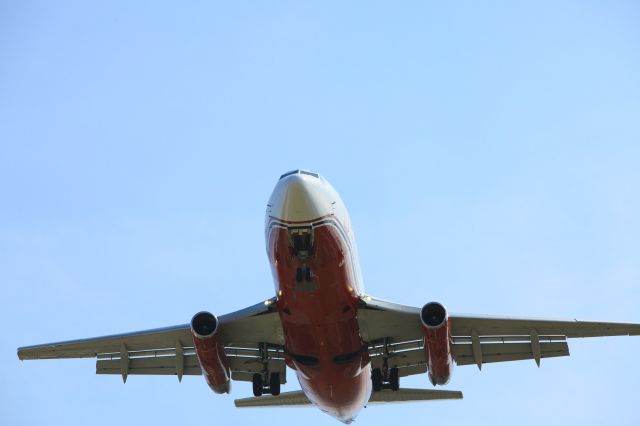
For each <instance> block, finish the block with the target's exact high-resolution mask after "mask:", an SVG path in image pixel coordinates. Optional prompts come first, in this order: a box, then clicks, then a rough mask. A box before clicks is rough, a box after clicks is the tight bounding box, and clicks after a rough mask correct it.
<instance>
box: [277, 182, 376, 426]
mask: <svg viewBox="0 0 640 426" xmlns="http://www.w3.org/2000/svg"><path fill="white" fill-rule="evenodd" d="M266 243H267V253H268V256H269V260H270V263H271V270H272V273H273V278H274V283H275V286H276V293H277V301H278V304H277V305H278V310H279V315H280V318H281V321H282V328H283V331H284V336H285V351H286V360H287V364H288V365H289V367H291V368H293V369H294V370H295V371H296V374H297V377H298V381H299V382H300V386H301V387H302V390H303V391H304V392H305V394H306V395H307V397H308V398H309V400H310V401H311V402H312V403H313V404H315V405H316V406H318V407H319V408H320V409H321V410H322V411H324V412H326V413H327V414H329V415H331V416H334V417H336V418H337V419H339V420H341V421H343V422H346V423H349V422H351V421H352V420H353V419H354V418H355V416H356V415H357V413H358V412H359V411H360V410H361V409H362V408H363V407H364V406H365V404H366V403H367V401H368V400H369V397H370V395H371V370H370V363H369V354H368V351H367V345H366V344H365V342H364V341H363V339H362V337H361V336H360V332H359V329H358V322H357V318H356V315H357V310H358V302H359V300H360V297H361V296H362V295H363V287H362V282H361V274H360V267H359V264H358V258H357V250H356V246H355V240H354V237H353V230H352V229H351V222H350V219H349V215H348V213H347V210H346V208H345V206H344V204H343V202H342V200H341V199H340V197H339V195H338V193H337V192H336V191H335V190H334V189H333V187H332V186H331V185H330V184H329V183H328V182H327V181H325V180H324V179H323V178H322V177H320V176H318V175H315V174H311V173H309V172H303V171H297V172H295V173H291V174H286V175H283V177H282V178H281V179H280V181H279V182H278V184H277V185H276V187H275V189H274V191H273V194H272V195H271V198H270V199H269V204H268V207H267V216H266Z"/></svg>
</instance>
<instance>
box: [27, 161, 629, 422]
mask: <svg viewBox="0 0 640 426" xmlns="http://www.w3.org/2000/svg"><path fill="white" fill-rule="evenodd" d="M265 237H266V246H267V254H268V257H269V262H270V264H271V270H272V273H273V280H274V283H275V291H276V295H275V297H273V298H271V299H268V300H265V301H264V302H261V303H258V304H257V305H254V306H251V307H249V308H246V309H243V310H241V311H237V312H233V313H230V314H226V315H222V316H220V317H216V316H215V315H213V314H211V313H209V312H200V313H197V314H196V315H195V316H194V317H193V319H192V320H191V323H189V324H183V325H178V326H173V327H167V328H159V329H154V330H146V331H139V332H134V333H127V334H118V335H112V336H105V337H97V338H90V339H83V340H73V341H68V342H60V343H49V344H44V345H37V346H29V347H23V348H19V349H18V357H19V358H20V359H21V360H25V359H50V358H86V357H89V358H97V373H98V374H120V375H122V378H123V380H124V381H126V379H127V376H128V375H132V374H160V375H175V376H177V377H178V380H181V379H182V376H183V375H185V374H191V375H200V374H202V375H203V376H204V378H205V380H206V381H207V383H208V384H209V386H210V387H211V389H213V391H214V392H216V393H229V392H230V390H231V381H232V380H241V381H249V382H252V383H253V393H254V397H249V398H244V399H238V400H236V401H235V404H236V406H237V407H258V406H290V405H305V404H313V405H315V406H317V407H318V408H320V409H321V410H322V411H324V412H325V413H327V414H329V415H331V416H333V417H335V418H336V419H338V420H340V421H342V422H344V423H350V422H351V421H353V419H354V418H355V417H356V415H357V414H358V412H359V411H360V410H361V409H362V408H363V407H365V406H366V405H368V404H370V403H384V402H397V401H425V400H435V399H460V398H462V393H460V392H457V391H447V390H431V389H405V388H401V387H400V378H401V377H404V376H409V375H413V374H423V373H427V374H428V378H429V380H430V382H431V383H432V384H433V385H434V386H435V385H444V384H446V383H448V382H449V379H450V378H451V373H452V369H453V363H454V362H455V363H456V364H457V365H473V364H475V365H477V366H478V368H481V367H482V365H483V364H485V363H491V362H502V361H516V360H524V359H533V360H535V362H536V363H537V364H538V365H540V360H541V359H542V358H549V357H557V356H567V355H569V348H568V346H567V341H566V340H567V338H573V337H597V336H621V335H640V324H625V323H611V322H584V321H576V320H570V321H563V320H554V319H528V318H498V317H490V316H475V315H458V314H452V313H449V312H448V311H447V309H445V307H444V306H443V305H442V304H440V303H437V302H431V303H427V304H425V305H424V306H423V307H422V308H419V307H411V306H403V305H398V304H395V303H391V302H386V301H382V300H379V299H376V298H373V297H371V296H368V295H366V293H365V292H364V287H363V284H362V278H361V274H360V266H359V264H358V253H357V250H356V244H355V239H354V235H353V228H352V226H351V221H350V220H349V215H348V213H347V209H346V208H345V205H344V204H343V202H342V200H341V199H340V196H339V195H338V193H337V192H336V191H335V190H334V189H333V187H332V186H331V185H330V184H329V183H328V182H327V181H326V180H325V179H324V178H322V177H321V176H319V175H318V174H316V173H312V172H308V171H305V170H295V171H292V172H289V173H285V174H284V175H282V176H281V177H280V180H279V181H278V184H277V185H276V187H275V189H274V191H273V194H272V195H271V198H270V199H269V204H268V205H267V214H266V224H265ZM287 366H288V367H290V368H291V369H292V370H294V371H295V372H296V375H297V377H298V381H299V382H300V386H301V388H302V390H301V391H295V392H287V393H282V394H281V393H280V385H281V384H283V383H286V367H287ZM263 394H270V396H262V395H263Z"/></svg>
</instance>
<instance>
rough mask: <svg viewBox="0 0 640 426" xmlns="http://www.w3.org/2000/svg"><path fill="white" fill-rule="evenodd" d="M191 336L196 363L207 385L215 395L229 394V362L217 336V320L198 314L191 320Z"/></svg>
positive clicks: (208, 314)
mask: <svg viewBox="0 0 640 426" xmlns="http://www.w3.org/2000/svg"><path fill="white" fill-rule="evenodd" d="M191 334H192V336H193V346H194V348H195V351H196V356H197V357H198V363H199V364H200V368H201V370H202V375H203V376H204V378H205V380H206V381H207V384H208V385H209V387H210V388H211V389H212V390H213V391H214V392H215V393H229V392H230V391H231V380H230V370H229V361H228V360H227V355H226V354H225V352H224V346H223V345H222V343H221V342H220V338H219V336H218V318H216V316H215V315H213V314H212V313H209V312H198V313H197V314H195V315H194V317H193V319H191Z"/></svg>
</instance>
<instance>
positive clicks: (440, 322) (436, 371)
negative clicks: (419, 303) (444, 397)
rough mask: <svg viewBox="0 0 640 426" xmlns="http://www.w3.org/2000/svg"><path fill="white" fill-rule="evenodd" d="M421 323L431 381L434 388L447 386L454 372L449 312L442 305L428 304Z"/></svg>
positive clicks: (421, 313) (424, 309) (421, 315)
mask: <svg viewBox="0 0 640 426" xmlns="http://www.w3.org/2000/svg"><path fill="white" fill-rule="evenodd" d="M420 321H422V332H423V334H424V351H425V354H426V357H427V365H428V367H429V381H430V382H431V383H432V384H433V385H434V386H435V385H446V384H447V383H449V379H451V373H452V370H453V359H452V357H451V329H450V325H449V315H448V314H447V310H446V308H445V307H444V306H442V305H441V304H440V303H437V302H431V303H427V304H426V305H424V306H423V307H422V310H421V311H420Z"/></svg>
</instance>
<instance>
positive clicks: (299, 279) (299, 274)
mask: <svg viewBox="0 0 640 426" xmlns="http://www.w3.org/2000/svg"><path fill="white" fill-rule="evenodd" d="M296 282H298V283H301V282H302V268H298V269H296Z"/></svg>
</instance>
